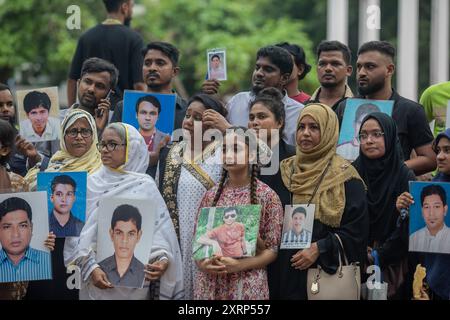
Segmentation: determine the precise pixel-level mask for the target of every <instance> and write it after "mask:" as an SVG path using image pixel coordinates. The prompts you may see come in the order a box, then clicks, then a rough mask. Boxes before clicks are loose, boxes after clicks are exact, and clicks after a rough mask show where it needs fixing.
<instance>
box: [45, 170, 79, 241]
mask: <svg viewBox="0 0 450 320" xmlns="http://www.w3.org/2000/svg"><path fill="white" fill-rule="evenodd" d="M76 189H77V184H76V182H75V180H74V179H72V178H71V177H70V176H68V175H65V174H63V175H60V176H56V177H55V178H54V179H53V180H52V183H51V190H52V194H51V196H50V201H51V203H52V204H53V208H51V209H50V213H49V223H50V231H53V233H54V234H55V235H56V237H57V238H65V237H78V236H79V235H80V232H81V229H83V226H84V223H83V221H81V220H80V219H78V218H77V217H75V216H74V215H73V214H72V207H73V205H74V204H75V201H76V196H75V192H76Z"/></svg>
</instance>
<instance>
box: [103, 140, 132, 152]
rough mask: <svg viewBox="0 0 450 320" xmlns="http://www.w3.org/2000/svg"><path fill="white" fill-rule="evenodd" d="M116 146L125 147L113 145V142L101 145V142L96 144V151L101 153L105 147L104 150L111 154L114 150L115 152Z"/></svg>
mask: <svg viewBox="0 0 450 320" xmlns="http://www.w3.org/2000/svg"><path fill="white" fill-rule="evenodd" d="M117 146H126V144H125V143H115V142H108V143H103V142H99V143H97V149H98V151H100V152H101V151H102V150H103V148H104V147H106V150H107V151H109V152H113V151H114V150H116V148H117Z"/></svg>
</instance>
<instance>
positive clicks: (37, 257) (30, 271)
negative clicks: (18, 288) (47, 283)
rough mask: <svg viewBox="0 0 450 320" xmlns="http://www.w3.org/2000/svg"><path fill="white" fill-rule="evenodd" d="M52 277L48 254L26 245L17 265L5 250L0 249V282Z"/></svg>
mask: <svg viewBox="0 0 450 320" xmlns="http://www.w3.org/2000/svg"><path fill="white" fill-rule="evenodd" d="M51 278H52V268H51V259H50V254H49V253H47V252H44V251H41V250H36V249H33V248H31V247H28V249H27V251H26V252H25V255H24V257H23V258H22V260H21V261H20V262H19V264H18V265H13V263H12V262H11V260H10V259H9V258H8V255H7V254H6V252H5V251H4V250H3V249H2V250H0V282H17V281H31V280H45V279H51Z"/></svg>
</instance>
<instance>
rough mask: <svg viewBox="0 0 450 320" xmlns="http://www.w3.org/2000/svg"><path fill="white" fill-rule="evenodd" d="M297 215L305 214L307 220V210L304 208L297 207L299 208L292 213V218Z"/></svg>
mask: <svg viewBox="0 0 450 320" xmlns="http://www.w3.org/2000/svg"><path fill="white" fill-rule="evenodd" d="M296 213H301V214H303V215H304V216H305V218H306V209H305V208H303V207H297V208H295V209H294V211H292V214H291V217H293V216H294V214H296Z"/></svg>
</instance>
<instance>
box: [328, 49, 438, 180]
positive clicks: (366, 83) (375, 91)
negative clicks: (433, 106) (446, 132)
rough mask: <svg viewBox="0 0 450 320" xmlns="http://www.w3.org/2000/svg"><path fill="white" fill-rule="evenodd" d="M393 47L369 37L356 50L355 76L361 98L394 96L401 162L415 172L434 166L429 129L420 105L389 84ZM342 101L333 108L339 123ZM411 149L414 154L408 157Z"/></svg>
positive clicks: (392, 66)
mask: <svg viewBox="0 0 450 320" xmlns="http://www.w3.org/2000/svg"><path fill="white" fill-rule="evenodd" d="M394 58H395V48H394V47H393V46H392V45H391V44H390V43H389V42H386V41H370V42H367V43H365V44H363V45H362V46H361V47H360V48H359V50H358V60H357V62H356V68H357V70H356V79H357V84H358V92H359V94H360V95H361V98H366V99H374V100H394V108H393V110H392V118H393V119H394V121H395V123H396V124H397V128H398V137H399V140H400V144H401V147H402V151H403V159H404V160H405V164H406V165H407V166H408V167H409V168H410V169H412V170H413V171H414V172H415V174H416V175H421V174H424V173H427V172H430V171H433V170H434V169H435V168H436V154H435V153H434V152H433V150H432V148H431V143H432V142H433V134H432V133H431V130H430V127H429V125H428V122H427V119H426V117H425V112H424V109H423V107H422V106H421V105H420V104H418V103H416V102H414V101H411V100H408V99H406V98H404V97H402V96H400V95H399V94H398V93H397V92H396V91H395V90H394V89H393V88H392V76H393V74H394V71H395V64H394ZM345 106H346V101H342V102H341V103H340V104H339V105H338V107H337V108H336V110H335V112H336V114H337V115H338V118H339V124H340V125H341V124H342V118H343V115H344V111H345ZM413 150H414V151H415V153H416V155H417V156H416V157H414V158H411V152H412V151H413Z"/></svg>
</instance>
